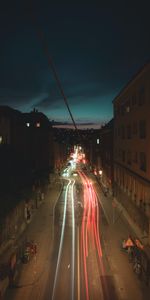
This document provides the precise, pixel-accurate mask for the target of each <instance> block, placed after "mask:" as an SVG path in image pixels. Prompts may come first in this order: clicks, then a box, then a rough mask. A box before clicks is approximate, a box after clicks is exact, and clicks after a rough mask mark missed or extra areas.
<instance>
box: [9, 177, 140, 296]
mask: <svg viewBox="0 0 150 300" xmlns="http://www.w3.org/2000/svg"><path fill="white" fill-rule="evenodd" d="M80 176H81V180H79V176H78V178H77V179H76V182H75V181H74V178H73V177H72V178H71V180H69V179H66V180H64V187H63V191H62V194H61V196H60V197H59V199H58V194H59V191H58V190H57V188H54V189H53V190H51V191H50V192H49V194H48V196H47V199H46V200H45V203H44V204H43V205H42V206H41V207H40V208H39V210H38V212H37V214H36V216H35V217H34V219H33V221H32V223H31V224H30V226H29V229H28V233H27V234H28V237H29V238H31V239H34V240H35V241H36V242H37V246H38V252H37V255H36V257H33V259H32V260H31V261H30V262H29V263H28V264H21V265H20V266H19V268H18V276H17V278H16V282H15V287H14V288H13V289H9V290H8V291H7V293H6V297H5V299H6V300H34V299H35V300H58V299H64V300H98V299H101V300H120V299H128V298H126V297H124V294H123V293H122V294H123V297H124V298H120V293H119V289H120V282H118V283H117V284H116V266H115V269H114V270H115V272H112V266H110V261H111V260H110V257H108V253H109V254H110V253H111V249H107V251H106V248H107V247H108V245H109V241H108V243H107V241H106V237H109V238H110V239H111V236H110V233H111V231H110V224H108V220H107V218H106V215H105V214H104V211H103V209H102V207H101V205H100V201H99V200H98V199H97V196H96V192H95V187H94V182H93V180H92V179H91V178H90V180H89V177H88V176H86V175H85V174H80ZM81 185H82V187H81ZM57 199H58V201H57ZM56 201H57V202H56ZM116 226H117V225H116ZM116 230H117V229H116ZM112 234H113V232H112ZM112 255H113V256H114V257H115V252H114V249H113V248H112ZM115 259H116V262H117V257H116V258H115ZM128 272H130V273H128V276H129V277H131V278H132V282H135V280H134V275H133V273H132V270H129V269H128ZM124 278H125V277H124ZM117 285H118V286H117ZM135 286H137V285H135ZM136 293H137V291H135V295H136ZM133 297H134V294H133ZM133 297H132V299H133V300H134V298H133ZM139 299H142V298H139Z"/></svg>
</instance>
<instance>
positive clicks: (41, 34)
mask: <svg viewBox="0 0 150 300" xmlns="http://www.w3.org/2000/svg"><path fill="white" fill-rule="evenodd" d="M30 17H31V21H32V23H33V25H34V27H35V28H36V33H37V36H38V38H39V40H40V42H41V45H42V47H43V50H44V53H45V55H46V57H47V60H48V66H49V68H50V69H51V70H52V72H53V75H54V78H55V81H56V84H57V87H58V89H59V91H60V94H61V96H62V97H63V100H64V103H65V105H66V107H67V110H68V112H69V115H70V117H71V120H72V123H73V125H74V128H75V130H76V132H77V134H78V137H79V140H81V136H80V133H79V130H78V128H77V125H76V122H75V120H74V117H73V114H72V112H71V109H70V107H69V104H68V101H67V97H66V95H65V92H64V89H63V87H62V84H61V81H60V78H59V76H58V73H57V71H56V68H55V65H54V63H53V60H52V57H51V56H50V53H49V50H48V43H47V39H46V37H45V35H44V32H43V30H42V29H41V27H40V25H39V22H38V19H37V17H36V15H35V12H33V9H31V13H30Z"/></svg>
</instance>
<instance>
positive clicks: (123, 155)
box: [122, 150, 125, 162]
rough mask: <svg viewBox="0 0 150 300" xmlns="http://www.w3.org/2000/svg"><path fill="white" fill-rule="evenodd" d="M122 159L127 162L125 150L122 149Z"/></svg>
mask: <svg viewBox="0 0 150 300" xmlns="http://www.w3.org/2000/svg"><path fill="white" fill-rule="evenodd" d="M122 161H123V162H125V151H124V150H122Z"/></svg>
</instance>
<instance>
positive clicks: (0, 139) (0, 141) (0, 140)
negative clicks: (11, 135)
mask: <svg viewBox="0 0 150 300" xmlns="http://www.w3.org/2000/svg"><path fill="white" fill-rule="evenodd" d="M2 140H3V138H2V136H0V144H2Z"/></svg>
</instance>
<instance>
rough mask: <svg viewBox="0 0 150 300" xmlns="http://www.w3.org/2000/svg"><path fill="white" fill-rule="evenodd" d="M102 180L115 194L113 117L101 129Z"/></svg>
mask: <svg viewBox="0 0 150 300" xmlns="http://www.w3.org/2000/svg"><path fill="white" fill-rule="evenodd" d="M100 157H101V175H100V176H101V182H102V184H103V185H104V187H105V188H106V190H108V191H109V193H110V194H111V195H112V194H113V174H114V171H113V119H112V120H111V121H109V122H108V123H107V124H106V125H105V126H102V128H101V129H100Z"/></svg>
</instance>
